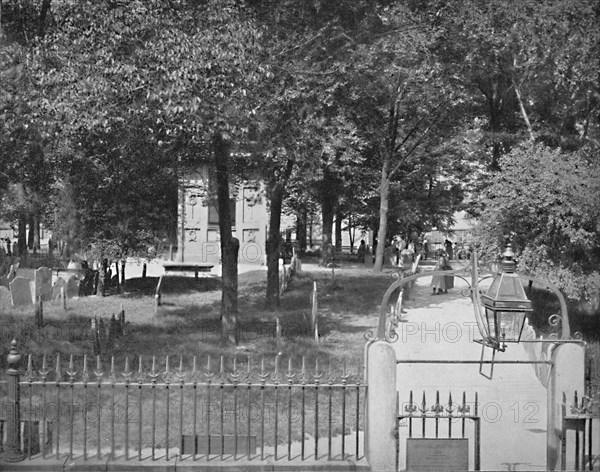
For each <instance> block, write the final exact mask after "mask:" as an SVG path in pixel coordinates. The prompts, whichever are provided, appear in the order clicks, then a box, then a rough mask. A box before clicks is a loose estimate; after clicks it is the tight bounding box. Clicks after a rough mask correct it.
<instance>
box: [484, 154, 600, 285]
mask: <svg viewBox="0 0 600 472" xmlns="http://www.w3.org/2000/svg"><path fill="white" fill-rule="evenodd" d="M500 164H501V168H502V170H501V171H500V172H499V173H498V174H497V175H496V176H495V179H494V181H493V183H492V184H491V185H490V187H489V188H488V189H487V190H486V191H485V194H484V195H483V198H482V200H483V205H484V208H485V210H484V211H483V212H482V214H481V216H480V219H479V225H478V239H479V241H480V243H481V245H482V247H483V249H484V251H485V252H486V253H487V254H488V256H491V255H494V254H499V253H500V249H501V248H502V247H503V246H504V244H505V243H506V241H507V240H510V241H511V242H512V243H513V245H514V246H515V248H516V249H517V251H518V252H519V253H520V254H521V260H520V264H521V268H522V269H523V270H526V271H528V272H530V273H533V274H539V275H542V276H544V277H545V278H549V279H551V280H552V279H558V280H557V282H558V283H559V285H560V286H561V287H563V288H565V290H566V291H567V293H569V294H570V295H572V296H573V295H577V297H579V296H590V294H592V293H594V291H596V292H597V290H598V287H596V288H595V289H593V288H592V285H593V283H592V282H589V283H588V282H586V281H583V282H582V277H584V276H586V275H589V274H593V273H594V271H597V267H598V263H599V262H600V249H599V248H600V224H599V223H598V222H599V221H600V208H598V201H600V167H599V166H598V162H597V160H596V159H593V158H592V157H591V156H589V155H587V154H586V153H585V152H584V151H580V152H576V153H570V152H563V151H560V150H557V149H552V148H549V147H546V146H544V145H542V144H530V143H529V144H523V145H520V146H518V147H516V148H515V149H513V151H511V152H510V153H509V154H507V155H506V156H504V157H503V158H502V160H501V161H500ZM591 277H592V279H590V280H596V281H597V279H598V274H597V272H596V275H592V276H591ZM590 284H592V285H590Z"/></svg>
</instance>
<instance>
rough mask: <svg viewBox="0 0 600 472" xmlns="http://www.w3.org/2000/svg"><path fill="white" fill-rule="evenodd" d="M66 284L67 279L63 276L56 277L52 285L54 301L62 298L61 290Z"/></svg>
mask: <svg viewBox="0 0 600 472" xmlns="http://www.w3.org/2000/svg"><path fill="white" fill-rule="evenodd" d="M65 285H66V284H65V279H63V278H62V277H59V278H58V279H56V282H54V285H53V286H52V301H54V300H56V299H57V298H60V290H61V288H63V287H65Z"/></svg>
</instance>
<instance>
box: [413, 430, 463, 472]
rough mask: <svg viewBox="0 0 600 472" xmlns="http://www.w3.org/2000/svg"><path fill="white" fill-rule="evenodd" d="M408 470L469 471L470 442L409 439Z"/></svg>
mask: <svg viewBox="0 0 600 472" xmlns="http://www.w3.org/2000/svg"><path fill="white" fill-rule="evenodd" d="M406 470H410V471H413V470H428V471H432V470H435V471H439V470H446V471H448V470H454V471H459V470H469V440H468V439H466V438H460V439H450V438H444V439H429V438H408V439H407V440H406Z"/></svg>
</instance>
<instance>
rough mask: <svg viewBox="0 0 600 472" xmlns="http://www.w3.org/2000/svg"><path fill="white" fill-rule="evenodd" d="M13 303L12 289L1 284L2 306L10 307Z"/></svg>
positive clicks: (0, 305)
mask: <svg viewBox="0 0 600 472" xmlns="http://www.w3.org/2000/svg"><path fill="white" fill-rule="evenodd" d="M11 304H12V300H11V297H10V290H9V289H8V288H7V287H3V286H0V307H2V308H4V307H8V306H10V305H11Z"/></svg>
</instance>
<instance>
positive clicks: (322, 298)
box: [0, 263, 394, 370]
mask: <svg viewBox="0 0 600 472" xmlns="http://www.w3.org/2000/svg"><path fill="white" fill-rule="evenodd" d="M313 281H316V283H317V289H318V301H319V327H320V342H319V343H315V341H314V336H313V333H312V332H311V330H310V323H309V322H310V313H311V304H310V292H311V290H312V287H313ZM393 281H394V279H393V278H392V277H391V276H390V275H389V274H373V273H371V272H370V271H369V270H367V269H366V268H364V267H357V266H356V264H354V265H352V264H349V263H348V264H342V267H340V268H338V269H336V270H335V282H334V283H332V272H331V269H327V270H325V269H320V268H318V267H317V266H316V265H308V266H305V271H303V272H301V273H299V274H298V275H297V276H296V277H295V278H294V279H293V280H292V281H291V283H290V284H289V286H288V290H287V291H286V292H285V294H284V295H283V297H282V299H281V308H280V310H279V319H280V324H281V331H282V337H283V341H282V343H281V345H279V346H278V345H277V342H276V338H275V326H276V324H275V320H276V313H273V312H269V311H266V310H265V309H264V298H265V289H266V271H265V270H257V271H253V272H247V273H243V274H240V278H239V325H240V339H241V342H240V345H239V346H231V345H224V344H222V343H221V342H220V335H219V326H220V324H219V305H220V297H221V293H220V289H219V281H218V279H215V278H200V279H199V280H198V281H195V280H194V279H193V278H192V277H168V278H165V282H164V290H163V297H162V305H161V307H159V309H158V310H156V308H155V302H154V290H155V287H156V283H157V278H154V277H147V278H145V279H130V280H128V281H127V286H126V287H125V290H124V291H123V293H122V294H119V295H110V296H107V297H100V296H91V297H82V298H78V299H70V300H68V301H67V302H68V303H67V310H66V311H65V310H63V308H62V305H61V303H60V302H59V301H56V302H53V303H45V304H44V320H45V325H44V327H43V328H41V329H37V328H36V327H35V323H34V319H33V318H34V317H33V307H29V308H27V309H15V308H13V307H11V306H10V301H8V302H7V301H6V300H5V301H4V304H3V305H4V306H3V307H2V308H3V314H2V321H1V325H0V328H1V330H0V345H1V346H2V352H4V354H6V353H7V352H8V349H9V348H10V341H11V340H12V339H17V341H18V343H19V344H18V345H19V351H20V352H21V353H22V354H29V353H31V354H32V355H33V357H34V363H35V364H36V365H39V364H38V363H39V362H41V360H40V359H41V356H42V355H44V354H45V355H46V356H48V357H49V358H51V357H55V356H56V354H58V353H60V355H61V358H62V359H63V360H64V361H66V360H67V359H68V356H70V355H73V356H74V357H75V358H81V357H82V356H83V355H84V354H87V355H88V357H91V356H93V343H92V336H91V329H90V327H91V321H92V320H93V319H94V317H98V318H103V319H104V320H105V322H106V323H107V324H108V322H109V319H110V317H111V315H112V314H115V315H117V314H118V313H119V312H120V311H121V310H123V311H124V312H125V319H126V326H125V330H124V331H125V332H124V335H123V336H122V337H120V338H118V339H117V341H116V344H115V346H114V348H112V349H111V350H110V352H108V351H106V350H105V351H104V352H103V353H102V358H103V360H104V361H105V362H108V359H109V358H110V357H111V356H114V357H115V362H116V364H117V365H122V363H123V362H124V358H125V357H130V360H131V361H133V359H134V358H135V359H136V363H137V358H138V356H140V355H141V356H142V357H143V359H144V360H146V361H147V362H151V358H152V356H156V358H157V362H159V363H161V364H162V363H164V358H165V356H167V355H169V356H172V358H173V357H174V358H176V359H177V365H178V363H179V356H180V355H182V356H183V358H184V360H183V362H184V364H185V365H186V366H189V365H190V364H191V362H192V357H193V356H197V357H198V359H199V360H198V362H200V359H201V358H206V357H207V356H208V355H211V356H217V357H218V356H221V355H224V356H225V357H226V358H227V362H232V359H233V357H234V356H236V355H237V356H239V357H240V362H241V360H243V361H244V362H245V359H246V357H247V356H248V355H250V356H251V357H252V359H253V360H254V362H258V359H259V358H260V357H261V356H265V360H266V362H267V363H268V365H269V366H270V364H271V362H272V359H273V358H274V357H275V355H276V354H277V353H281V355H282V356H283V358H284V359H285V362H286V365H287V359H288V357H289V356H291V357H292V362H293V363H294V364H295V365H296V364H299V363H300V358H301V357H302V356H306V358H307V363H308V364H309V365H312V364H311V363H314V361H315V357H317V356H318V357H319V361H320V362H321V363H322V365H325V364H326V362H327V361H328V359H331V360H332V361H333V363H334V364H336V365H340V366H341V364H342V363H343V362H344V361H346V363H347V365H348V366H351V367H352V368H353V369H357V368H360V367H362V359H363V347H364V344H365V340H364V333H365V332H366V331H367V330H368V329H372V328H374V327H375V326H376V325H377V317H378V312H379V304H380V303H381V298H382V296H383V293H384V292H385V290H386V288H387V287H388V286H389V285H390V284H391V283H392V282H393ZM5 362H6V355H2V358H1V359H0V366H2V367H4V366H5ZM172 362H175V360H174V359H173V361H172ZM202 362H204V361H202ZM132 365H133V363H132ZM119 370H120V369H119Z"/></svg>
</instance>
